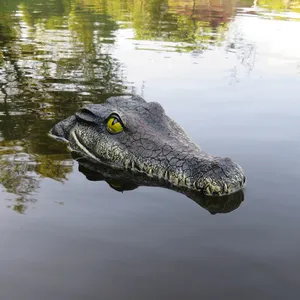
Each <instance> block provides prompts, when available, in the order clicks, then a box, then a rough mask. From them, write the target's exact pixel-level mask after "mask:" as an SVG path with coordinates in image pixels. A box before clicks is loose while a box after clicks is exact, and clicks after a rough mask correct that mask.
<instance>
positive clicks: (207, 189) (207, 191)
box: [205, 186, 211, 195]
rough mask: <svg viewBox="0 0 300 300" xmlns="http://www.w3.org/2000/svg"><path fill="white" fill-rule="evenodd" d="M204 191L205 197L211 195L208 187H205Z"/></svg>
mask: <svg viewBox="0 0 300 300" xmlns="http://www.w3.org/2000/svg"><path fill="white" fill-rule="evenodd" d="M205 191H206V194H207V195H211V190H210V187H209V186H207V187H206V189H205Z"/></svg>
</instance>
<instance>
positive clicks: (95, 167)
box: [72, 152, 244, 215]
mask: <svg viewBox="0 0 300 300" xmlns="http://www.w3.org/2000/svg"><path fill="white" fill-rule="evenodd" d="M72 157H73V158H74V159H75V160H77V161H78V163H79V166H78V170H79V171H80V172H81V173H82V174H84V175H85V177H86V179H87V180H90V181H105V182H107V183H108V185H109V186H110V187H111V188H112V189H114V190H116V191H118V192H122V193H123V192H124V191H132V190H135V189H137V188H138V187H140V186H148V187H161V188H167V189H169V190H172V191H175V192H178V193H182V194H183V195H185V196H187V197H188V198H190V199H191V200H193V201H195V202H196V203H197V204H198V205H200V206H201V207H202V208H204V209H206V210H207V211H208V212H210V213H211V214H212V215H215V214H218V213H229V212H232V211H233V210H235V209H237V208H238V207H239V206H240V205H241V203H242V202H243V201H244V193H243V191H242V190H240V191H238V192H236V193H234V194H231V195H226V196H222V197H220V196H219V197H218V196H214V197H212V196H211V197H208V196H203V195H201V194H200V193H199V192H196V191H189V190H188V189H184V188H179V187H175V186H172V185H171V184H166V182H164V181H160V180H156V179H151V178H149V177H147V176H146V175H143V174H135V173H133V172H130V171H125V170H122V171H120V170H116V169H112V168H110V167H108V166H105V165H101V164H96V163H94V162H91V161H89V160H88V159H83V158H82V156H78V155H77V154H76V153H75V152H72Z"/></svg>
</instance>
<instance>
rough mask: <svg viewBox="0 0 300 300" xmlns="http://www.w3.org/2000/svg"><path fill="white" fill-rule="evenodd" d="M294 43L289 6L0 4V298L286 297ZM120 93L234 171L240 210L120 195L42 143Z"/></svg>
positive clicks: (298, 282)
mask: <svg viewBox="0 0 300 300" xmlns="http://www.w3.org/2000/svg"><path fill="white" fill-rule="evenodd" d="M299 33H300V2H299V1H298V2H297V1H283V2H281V1H279V0H276V1H263V2H257V3H255V4H253V3H252V2H251V1H241V2H235V1H233V0H232V1H230V0H227V1H206V2H205V1H189V0H187V1H176V0H173V1H172V0H169V1H167V0H151V1H141V0H127V1H125V0H118V1H105V0H102V1H101V0H48V1H42V0H24V1H21V0H6V1H3V0H0V182H1V189H0V217H1V226H0V298H1V300H2V299H3V300H18V299H22V300H27V299H28V300H29V299H30V300H32V299H34V300H35V299H43V300H53V299H64V300H66V299H72V300H75V299H76V300H77V299H78V300H79V299H85V300H90V299H101V300H114V299H118V300H119V299H122V300H124V299H130V300H135V299H139V300H140V299H143V300H147V299H163V300H165V299H172V300H174V299H213V300H214V299H222V300H224V299H231V300H232V299H234V300H235V299H237V300H240V299H245V300H246V299H247V300H248V299H249V300H250V299H251V300H252V299H256V300H260V299H262V300H268V299H270V300H271V299H272V300H275V299H276V300H277V299H278V300H281V299H284V298H286V299H297V297H298V295H299V293H300V279H299V271H300V238H299V226H300V218H299V215H300V196H299V182H300V134H299V128H300V102H299V94H300V39H299V36H300V35H299ZM132 92H134V93H137V94H139V95H141V96H143V97H144V98H145V99H146V100H147V101H157V102H159V103H161V105H162V106H163V107H164V108H165V110H166V112H167V113H168V115H169V116H171V117H172V118H173V119H175V120H176V121H177V122H178V123H179V124H180V125H182V126H183V127H184V128H185V130H186V131H187V132H188V134H189V135H190V136H191V138H192V139H193V140H194V141H195V142H196V143H197V144H199V145H200V146H201V147H202V148H203V149H204V150H206V151H207V152H211V153H214V154H216V155H220V156H229V157H231V158H232V159H233V160H235V161H237V162H238V163H239V164H241V165H242V166H243V168H244V169H245V172H246V175H247V180H248V181H247V187H246V189H245V191H244V195H245V196H244V201H243V202H242V203H241V205H240V207H239V208H237V209H236V210H234V211H232V212H230V213H227V214H216V215H211V214H210V213H209V212H208V211H207V210H205V209H203V208H202V207H201V206H199V205H197V204H196V203H195V202H193V201H191V200H190V199H188V198H187V197H185V196H184V195H181V194H178V193H175V192H172V191H169V190H166V189H161V188H146V187H140V188H138V189H136V190H133V191H127V192H124V193H119V192H117V191H115V190H113V189H111V188H110V187H109V186H108V184H107V183H105V182H92V181H88V180H87V179H86V178H85V176H84V175H83V174H82V173H80V172H79V171H78V164H77V162H74V161H73V160H72V158H71V156H70V154H69V153H68V151H67V150H66V148H65V146H64V145H62V144H60V143H57V142H55V141H54V140H52V139H50V138H49V137H48V136H47V133H48V131H49V129H50V128H51V127H52V126H53V125H54V124H55V123H56V122H58V121H59V120H61V119H63V118H65V117H67V116H69V115H71V114H73V113H74V112H75V111H76V110H77V109H78V108H79V107H81V106H82V105H84V104H87V103H101V102H103V101H105V99H106V98H108V97H109V96H111V95H119V94H124V93H132Z"/></svg>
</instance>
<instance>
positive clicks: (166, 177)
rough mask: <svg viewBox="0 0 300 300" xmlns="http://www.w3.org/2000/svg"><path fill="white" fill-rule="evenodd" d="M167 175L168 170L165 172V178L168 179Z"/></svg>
mask: <svg viewBox="0 0 300 300" xmlns="http://www.w3.org/2000/svg"><path fill="white" fill-rule="evenodd" d="M168 179H169V177H168V171H166V172H165V180H168Z"/></svg>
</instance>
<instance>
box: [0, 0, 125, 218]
mask: <svg viewBox="0 0 300 300" xmlns="http://www.w3.org/2000/svg"><path fill="white" fill-rule="evenodd" d="M40 4H41V1H38V0H31V1H26V2H21V1H16V0H15V1H14V0H13V1H10V2H9V5H6V6H1V7H0V112H1V113H0V181H1V184H2V186H3V187H4V188H5V189H6V192H7V193H8V195H9V194H11V195H15V196H14V197H13V199H14V204H13V205H12V208H13V209H14V210H16V211H18V212H21V213H23V212H24V210H25V209H26V203H28V202H29V201H33V200H34V194H35V193H36V190H37V189H38V187H39V182H40V181H41V180H42V178H44V177H47V178H52V179H54V180H59V181H62V180H65V179H66V178H67V174H68V173H69V172H70V171H71V170H72V163H71V162H72V160H70V157H69V156H68V154H61V153H64V152H65V151H64V147H63V145H60V144H56V143H53V141H50V139H49V138H48V137H47V132H48V130H49V128H50V127H51V126H52V125H53V124H54V123H55V122H56V121H58V120H60V119H62V118H64V117H66V116H67V115H69V114H70V113H72V112H74V111H76V110H77V109H78V107H79V106H82V105H83V104H84V103H87V102H101V101H103V100H104V99H105V98H106V97H108V96H109V95H111V94H120V93H122V92H123V91H124V89H125V85H124V83H123V82H124V79H123V76H122V72H121V68H120V63H119V62H118V61H117V60H116V59H114V58H113V57H112V56H111V55H110V48H109V47H111V45H112V44H113V42H114V35H113V32H114V31H115V30H116V29H117V24H116V22H115V21H113V20H111V19H110V18H109V16H108V15H107V14H93V12H90V11H85V10H84V9H81V7H80V6H78V5H77V4H76V1H66V0H65V1H59V0H56V1H55V3H54V2H53V1H52V2H49V3H44V1H43V5H40ZM98 24H102V25H103V24H105V26H101V27H99V25H98Z"/></svg>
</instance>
